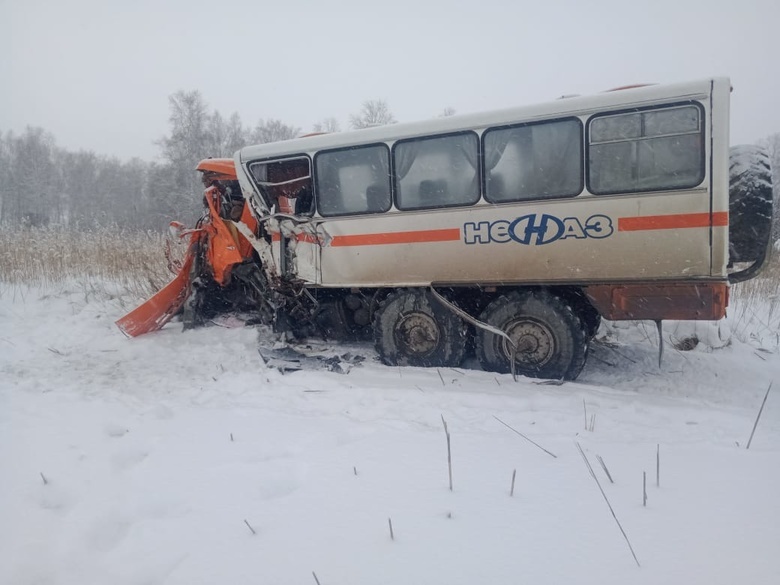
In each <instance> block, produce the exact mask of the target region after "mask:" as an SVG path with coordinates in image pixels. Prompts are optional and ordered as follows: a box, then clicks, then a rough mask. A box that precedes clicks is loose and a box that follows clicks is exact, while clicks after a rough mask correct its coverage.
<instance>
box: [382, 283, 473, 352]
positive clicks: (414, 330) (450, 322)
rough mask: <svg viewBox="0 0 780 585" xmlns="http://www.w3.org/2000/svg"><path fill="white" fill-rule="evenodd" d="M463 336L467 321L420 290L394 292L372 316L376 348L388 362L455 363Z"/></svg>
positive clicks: (464, 337) (462, 348)
mask: <svg viewBox="0 0 780 585" xmlns="http://www.w3.org/2000/svg"><path fill="white" fill-rule="evenodd" d="M466 338H467V326H466V323H465V322H464V321H463V320H462V319H461V318H460V317H458V316H457V315H455V314H454V313H453V312H452V311H450V310H449V309H447V308H446V307H444V306H443V305H442V304H441V303H439V302H438V301H437V300H436V299H435V298H434V297H433V296H432V295H431V294H430V293H429V292H427V291H426V290H423V289H401V290H398V291H395V292H393V293H392V294H390V295H389V296H388V297H387V298H386V299H385V300H384V301H383V302H382V303H381V304H380V305H379V308H378V309H377V311H376V313H375V315H374V342H375V345H376V351H377V353H378V354H379V358H380V359H381V360H382V362H383V363H385V364H387V365H391V366H419V367H455V366H458V365H460V363H461V361H463V356H464V354H465V353H466Z"/></svg>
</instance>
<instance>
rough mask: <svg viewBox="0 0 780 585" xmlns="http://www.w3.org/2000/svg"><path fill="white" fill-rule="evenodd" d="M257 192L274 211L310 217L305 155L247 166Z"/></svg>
mask: <svg viewBox="0 0 780 585" xmlns="http://www.w3.org/2000/svg"><path fill="white" fill-rule="evenodd" d="M249 171H250V172H251V173H252V178H254V180H255V182H256V183H257V185H258V186H259V187H260V190H261V191H262V192H263V193H264V194H265V196H266V199H267V200H268V202H269V203H270V204H273V205H275V206H276V210H277V212H282V213H296V214H299V215H310V214H311V213H312V211H313V210H312V189H311V170H310V163H309V158H308V157H305V156H300V157H294V158H287V159H282V160H275V161H262V162H254V163H251V164H250V165H249Z"/></svg>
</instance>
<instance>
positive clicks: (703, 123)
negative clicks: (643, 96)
mask: <svg viewBox="0 0 780 585" xmlns="http://www.w3.org/2000/svg"><path fill="white" fill-rule="evenodd" d="M684 106H694V107H696V108H697V109H698V110H699V126H700V127H699V131H698V134H699V147H700V149H701V160H700V161H699V173H700V178H699V180H698V181H697V182H696V183H695V184H692V185H683V186H675V187H651V188H647V189H631V190H623V189H621V190H619V191H596V190H594V189H593V187H592V185H591V173H590V149H591V141H590V127H591V124H592V123H593V121H594V120H597V119H599V118H606V117H608V116H619V115H621V114H641V113H644V112H652V111H658V110H669V109H673V108H679V107H684ZM708 121H709V118H708V117H707V108H705V107H704V104H702V103H701V102H700V101H699V100H685V101H682V102H680V101H676V102H670V103H668V104H653V105H652V106H642V107H636V108H625V109H621V110H614V111H609V112H599V113H597V114H593V115H592V116H589V117H588V120H587V122H586V124H585V185H586V188H587V190H588V193H591V194H593V195H594V196H596V197H604V196H611V195H636V194H642V193H666V192H669V191H690V190H693V189H698V188H701V186H702V183H705V182H706V181H707V167H708V165H707V159H708V153H707V136H708V132H707V124H708ZM692 134H694V133H693V132H684V133H678V134H663V135H660V136H648V137H644V136H640V137H639V138H630V139H626V140H614V141H607V142H601V143H599V144H611V143H618V142H629V141H642V140H652V139H656V138H667V137H670V136H688V135H692ZM710 155H711V153H710Z"/></svg>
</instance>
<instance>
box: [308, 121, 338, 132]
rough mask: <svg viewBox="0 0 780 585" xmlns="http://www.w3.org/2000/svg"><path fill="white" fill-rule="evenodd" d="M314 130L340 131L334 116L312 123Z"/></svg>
mask: <svg viewBox="0 0 780 585" xmlns="http://www.w3.org/2000/svg"><path fill="white" fill-rule="evenodd" d="M314 131H315V132H328V133H331V132H341V125H340V124H339V121H338V120H337V119H336V118H325V119H324V120H322V121H320V122H317V123H316V124H315V125H314Z"/></svg>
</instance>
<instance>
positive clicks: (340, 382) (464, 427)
mask: <svg viewBox="0 0 780 585" xmlns="http://www.w3.org/2000/svg"><path fill="white" fill-rule="evenodd" d="M126 309H127V307H125V308H122V307H120V306H119V303H118V302H116V301H105V300H102V301H101V300H96V299H94V298H89V295H88V294H86V295H85V292H84V290H83V289H82V290H79V289H78V288H77V287H73V288H72V289H71V290H68V289H67V288H62V289H58V290H56V291H51V290H49V291H47V292H46V293H44V292H41V291H40V290H31V289H27V288H22V287H18V286H16V287H10V286H6V287H3V288H0V583H2V584H8V585H17V584H19V585H22V584H30V585H32V584H41V585H42V584H74V585H76V584H78V585H90V584H96V585H98V584H101V585H103V584H106V585H107V584H111V585H114V584H116V585H125V584H127V585H131V584H132V585H152V584H162V583H165V584H170V585H174V584H176V585H179V584H181V585H195V584H201V583H202V584H244V583H247V584H248V583H252V584H258V583H259V584H266V583H267V584H287V583H290V584H297V583H301V584H307V585H312V584H315V583H316V580H315V575H313V573H316V579H317V580H319V583H320V584H321V585H335V584H341V585H347V584H367V583H372V584H373V583H376V584H383V583H387V584H391V583H392V584H412V583H420V584H431V583H442V584H475V583H489V584H493V585H497V584H510V583H511V584H518V583H535V584H544V583H551V584H564V583H578V584H590V583H593V584H599V585H610V584H621V585H623V584H626V583H632V584H645V583H646V584H651V583H652V584H658V583H669V584H671V583H684V584H686V585H693V584H699V583H701V584H707V585H714V584H724V585H726V584H735V583H751V584H768V585H769V584H777V583H780V555H778V550H780V350H779V349H778V341H777V340H776V339H775V338H774V337H773V336H772V335H771V334H768V333H767V332H766V328H764V330H763V331H764V332H763V333H761V331H759V330H758V329H756V330H753V329H751V328H750V327H751V325H750V324H749V322H748V321H740V322H737V323H735V322H734V318H732V322H731V324H730V326H731V330H733V331H734V332H735V333H737V332H738V333H739V334H738V335H737V334H735V335H734V336H733V337H732V338H731V341H730V343H727V342H726V340H727V339H728V337H729V334H728V328H729V323H728V322H727V323H721V324H720V326H718V325H704V324H699V325H698V326H697V328H698V330H699V335H700V336H701V337H702V338H703V339H705V340H706V341H707V343H701V344H699V346H698V347H697V348H696V349H694V350H693V351H688V352H680V351H677V350H675V349H673V348H672V347H667V349H666V353H665V356H664V362H663V365H662V366H661V368H660V369H659V367H658V365H657V343H656V339H655V330H654V327H653V326H652V324H649V325H648V324H638V325H637V324H629V323H623V324H619V326H616V325H614V324H613V325H611V326H609V327H602V331H601V333H600V335H599V341H598V343H596V344H595V345H594V347H593V348H592V352H591V355H590V359H589V361H588V364H587V365H586V367H585V370H584V372H583V374H582V376H581V377H580V379H579V380H578V381H577V382H576V383H566V384H563V385H549V384H541V383H539V382H538V381H532V380H527V379H521V380H519V381H518V382H513V381H512V378H511V376H508V375H506V376H504V375H494V374H492V373H485V372H481V371H476V370H468V369H465V368H464V369H457V370H455V369H441V370H436V369H432V370H424V369H414V368H390V367H385V366H382V365H381V364H379V363H378V362H377V361H376V359H375V354H374V352H373V350H372V349H371V348H370V346H349V347H346V346H341V347H338V348H336V351H338V352H339V353H345V352H351V353H352V354H355V353H362V354H363V355H365V356H366V360H365V362H363V363H362V364H361V365H358V366H354V367H352V368H351V369H350V371H349V372H348V373H346V374H338V373H333V372H327V371H305V372H294V373H287V374H284V375H283V374H281V373H279V372H278V371H277V370H275V369H273V368H270V367H266V366H265V365H264V363H263V362H262V361H261V359H260V357H259V355H258V350H257V347H258V336H259V335H262V336H263V338H264V339H265V338H267V333H265V332H259V331H258V330H257V329H254V328H250V327H226V326H212V327H208V328H204V329H199V330H194V331H188V332H184V333H183V332H182V331H181V324H179V323H171V324H169V325H168V326H167V327H166V328H165V329H164V330H163V331H161V332H159V333H155V334H151V335H147V336H145V337H141V338H138V339H126V338H125V337H124V336H123V335H122V334H121V333H120V332H119V330H118V329H117V328H116V327H115V326H114V325H113V322H114V320H116V319H117V318H118V317H120V316H121V315H122V314H123V313H124V312H125V310H126ZM738 309H739V306H738V304H736V306H733V307H732V309H730V312H731V313H732V314H734V315H736V314H741V315H743V317H744V316H745V314H746V313H745V311H742V312H741V313H740V312H739V310H738ZM751 315H752V317H755V319H756V320H757V322H758V323H764V324H766V323H767V319H770V318H772V317H771V316H769V315H763V316H762V315H756V313H755V311H753V310H752V309H751ZM225 324H227V322H223V323H222V325H225ZM668 330H669V333H670V334H672V335H675V330H674V328H668ZM679 331H680V330H678V332H679ZM775 331H777V329H775ZM713 346H722V347H719V348H718V349H713ZM319 347H320V349H322V350H323V351H326V352H327V351H328V349H327V348H325V347H324V346H322V345H320V346H319ZM315 349H317V348H316V347H315ZM332 351H333V350H331V353H332ZM773 380H774V389H773V390H772V392H771V393H770V395H769V398H768V400H767V403H766V407H765V409H764V412H763V415H762V418H761V420H760V422H759V425H758V427H757V430H756V432H755V435H754V437H753V441H752V444H751V447H750V449H749V450H746V448H745V447H746V443H747V441H748V438H749V437H750V434H751V430H752V427H753V423H754V421H755V418H756V414H757V413H758V409H759V407H760V406H761V402H762V400H763V398H764V394H765V392H766V390H767V387H768V386H769V384H770V382H771V381H773ZM583 403H584V405H583ZM585 411H586V412H587V413H586V412H585ZM442 416H443V417H444V419H445V420H446V421H447V424H448V428H449V431H450V433H451V441H452V481H453V490H452V491H450V490H449V479H448V469H447V443H446V439H445V434H444V430H443V427H442ZM495 417H498V418H500V419H501V420H502V421H504V422H505V423H506V424H507V425H510V426H511V427H513V428H514V429H515V430H516V431H518V432H519V433H522V434H523V435H525V436H526V437H527V438H528V439H531V440H532V441H534V442H535V443H537V444H538V445H539V446H540V447H542V448H543V449H545V450H546V451H548V452H549V453H548V452H545V451H544V450H542V449H541V448H539V447H537V446H535V445H534V444H532V443H531V442H529V441H527V440H525V439H524V438H523V437H521V436H519V435H518V434H516V433H515V432H512V430H510V429H509V428H507V427H506V426H504V425H502V424H501V423H500V422H499V421H498V420H496V418H495ZM586 421H587V422H586ZM586 425H587V426H588V427H591V426H592V430H591V428H586ZM577 443H579V445H580V446H581V447H582V449H583V451H584V453H585V454H586V456H587V458H588V461H589V462H590V464H591V465H592V466H593V470H594V472H595V477H596V478H597V479H598V481H599V483H600V485H601V487H602V488H603V490H604V493H605V494H606V497H607V498H608V499H609V501H610V503H611V505H612V507H613V509H614V512H615V514H616V516H617V518H618V520H619V521H620V523H621V524H622V527H623V529H624V530H625V534H626V536H627V537H628V539H629V540H630V543H631V545H632V546H633V550H634V552H635V554H636V558H637V559H638V563H639V564H640V565H641V566H637V562H635V560H634V558H633V556H632V553H631V550H629V546H628V544H627V542H626V540H625V539H624V537H623V535H622V534H621V531H620V529H619V528H618V525H617V524H616V523H615V519H614V518H613V516H612V514H611V513H610V509H609V508H608V506H607V503H606V502H605V499H604V497H602V494H601V492H600V491H599V486H598V485H597V483H596V482H595V481H594V478H593V477H592V476H591V475H590V473H589V471H588V469H587V467H586V465H585V462H584V461H583V458H582V456H581V455H580V453H579V451H578V449H577ZM657 450H660V487H659V486H657V485H656V482H657V475H656V463H657V460H656V456H657ZM553 455H554V456H553ZM597 456H600V457H601V458H602V459H603V462H604V464H605V465H606V468H607V469H608V470H609V472H610V474H611V476H612V479H613V480H614V483H610V481H609V479H608V478H607V476H606V474H605V472H604V470H603V469H602V466H601V465H600V464H599V462H598V459H597ZM513 470H516V481H515V486H514V494H513V495H512V496H510V485H511V481H512V474H513ZM643 472H646V474H647V498H648V499H647V505H646V506H643V492H642V484H643ZM388 519H391V520H392V528H393V533H394V534H393V538H391V534H390V527H389V522H388Z"/></svg>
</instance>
